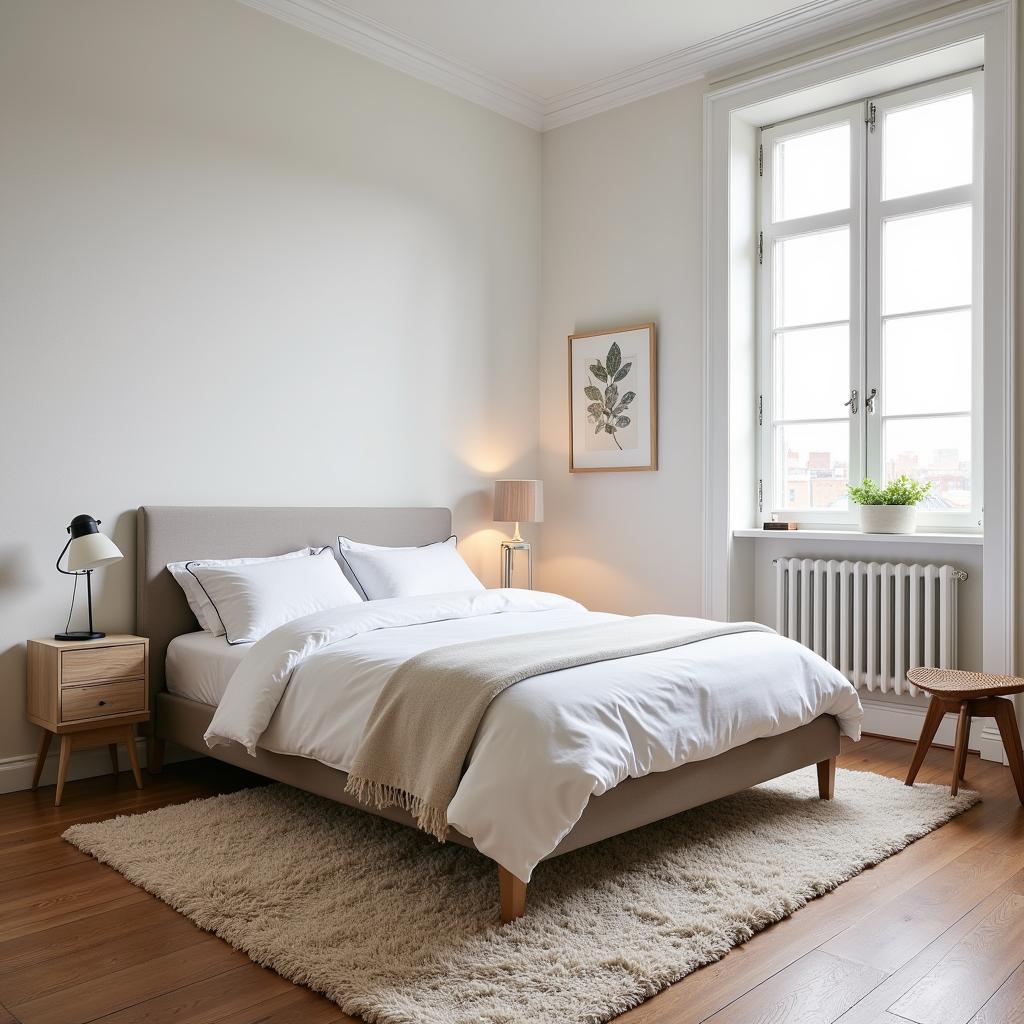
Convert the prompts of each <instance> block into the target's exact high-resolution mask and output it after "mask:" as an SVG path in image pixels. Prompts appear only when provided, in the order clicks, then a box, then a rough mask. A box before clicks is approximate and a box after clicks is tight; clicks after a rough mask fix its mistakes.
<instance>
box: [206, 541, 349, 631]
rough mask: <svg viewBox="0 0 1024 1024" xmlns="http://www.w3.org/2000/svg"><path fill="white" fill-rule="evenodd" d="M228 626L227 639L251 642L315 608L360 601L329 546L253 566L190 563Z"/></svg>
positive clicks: (323, 608) (339, 605)
mask: <svg viewBox="0 0 1024 1024" xmlns="http://www.w3.org/2000/svg"><path fill="white" fill-rule="evenodd" d="M187 568H188V571H189V572H190V573H192V575H193V576H194V577H195V578H196V580H198V582H199V584H200V586H202V588H203V591H204V592H205V593H206V596H207V598H208V599H209V601H210V604H212V605H213V607H214V609H215V610H216V612H217V615H218V617H219V618H220V620H221V623H222V625H223V627H224V632H225V634H226V635H227V641H228V643H229V644H251V643H255V642H256V641H257V640H259V639H260V638H261V637H264V636H266V635H267V633H269V632H270V631H271V630H273V629H277V627H278V626H283V625H284V624H285V623H286V622H291V621H292V620H293V619H298V618H301V617H302V616H303V615H311V614H312V613H313V612H320V611H327V610H328V609H330V608H341V607H343V606H345V605H351V604H362V603H363V599H362V598H361V597H360V596H359V594H357V593H356V590H355V588H354V587H353V586H352V584H351V583H349V581H348V580H347V579H345V574H344V573H343V572H342V571H341V566H340V565H338V560H337V559H336V558H335V557H334V552H333V551H332V550H331V549H330V548H321V549H320V551H318V552H317V553H316V554H315V555H310V556H309V558H285V559H277V560H276V561H272V562H257V563H254V564H251V565H235V566H211V565H202V564H200V563H199V562H189V564H188V566H187Z"/></svg>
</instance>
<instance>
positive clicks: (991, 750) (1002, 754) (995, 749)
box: [981, 722, 1010, 764]
mask: <svg viewBox="0 0 1024 1024" xmlns="http://www.w3.org/2000/svg"><path fill="white" fill-rule="evenodd" d="M981 756H982V758H983V759H984V760H986V761H998V762H999V763H1000V764H1009V763H1010V761H1009V759H1008V758H1007V756H1006V751H1005V750H1004V749H1003V741H1002V740H1001V739H1000V737H999V730H998V729H997V728H996V727H995V726H994V725H993V724H992V723H991V722H989V723H988V724H987V725H986V726H985V727H984V729H982V730H981Z"/></svg>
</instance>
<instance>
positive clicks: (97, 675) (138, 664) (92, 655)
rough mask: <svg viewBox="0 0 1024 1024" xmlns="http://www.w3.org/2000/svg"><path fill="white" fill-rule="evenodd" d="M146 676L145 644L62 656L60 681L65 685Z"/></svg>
mask: <svg viewBox="0 0 1024 1024" xmlns="http://www.w3.org/2000/svg"><path fill="white" fill-rule="evenodd" d="M145 674H146V645H145V644H120V645H118V646H117V647H93V648H91V649H89V650H82V651H64V652H62V655H61V661H60V681H61V685H62V686H68V685H75V684H76V683H89V682H93V681H96V680H99V679H120V678H124V677H128V676H142V675H145Z"/></svg>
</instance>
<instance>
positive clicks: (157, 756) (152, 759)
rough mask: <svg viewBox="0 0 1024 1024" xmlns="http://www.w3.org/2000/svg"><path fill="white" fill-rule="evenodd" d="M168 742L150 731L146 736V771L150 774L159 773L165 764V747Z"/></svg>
mask: <svg viewBox="0 0 1024 1024" xmlns="http://www.w3.org/2000/svg"><path fill="white" fill-rule="evenodd" d="M165 746H166V743H165V742H164V740H162V739H161V738H160V737H159V736H154V735H153V734H152V733H150V734H149V735H148V736H147V737H146V771H147V772H149V774H150V775H159V774H160V772H161V771H162V770H163V766H164V747H165Z"/></svg>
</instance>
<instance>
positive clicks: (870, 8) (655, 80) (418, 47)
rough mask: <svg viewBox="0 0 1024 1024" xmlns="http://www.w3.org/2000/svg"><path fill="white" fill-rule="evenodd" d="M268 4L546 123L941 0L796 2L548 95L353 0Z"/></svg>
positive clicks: (391, 62)
mask: <svg viewBox="0 0 1024 1024" xmlns="http://www.w3.org/2000/svg"><path fill="white" fill-rule="evenodd" d="M239 2H240V3H243V4H246V5H247V6H249V7H253V8H255V9H256V10H258V11H262V12H264V13H265V14H269V15H272V16H273V17H275V18H279V19H280V20H281V21H286V22H288V23H289V24H291V25H295V26H297V27H299V28H302V29H305V30H306V31H307V32H312V33H314V34H316V35H318V36H321V37H322V38H324V39H328V40H330V41H331V42H334V43H337V44H338V45H340V46H344V47H345V48H346V49H349V50H354V51H355V52H356V53H360V54H362V55H363V56H365V57H370V58H372V59H373V60H377V61H379V62H380V63H382V64H386V65H387V66H388V67H392V68H395V69H396V70H398V71H402V72H405V73H406V74H408V75H411V76H413V77H414V78H418V79H420V80H421V81H424V82H429V83H430V84H431V85H436V86H438V87H439V88H441V89H445V90H447V91H448V92H451V93H454V94H455V95H456V96H461V97H462V98H463V99H466V100H469V101H471V102H473V103H477V104H479V105H480V106H483V107H486V108H488V109H489V110H493V111H495V112H497V113H499V114H503V115H504V116H506V117H509V118H511V119H512V120H514V121H518V122H519V123H520V124H525V125H527V126H528V127H530V128H534V129H536V130H538V131H547V130H548V129H551V128H558V127H560V126H561V125H564V124H569V123H570V122H572V121H579V120H582V119H583V118H585V117H590V116H591V115H593V114H599V113H601V112H602V111H605V110H611V109H613V108H615V107H621V106H623V105H625V104H627V103H632V102H633V101H634V100H639V99H644V98H646V97H648V96H654V95H655V94H657V93H660V92H665V91H667V90H668V89H674V88H676V87H677V86H680V85H685V84H687V83H689V82H694V81H697V80H698V79H700V78H704V77H705V76H708V75H713V74H718V73H721V72H724V71H726V70H729V71H730V72H732V73H739V72H741V71H744V70H748V69H749V68H750V67H753V66H755V65H756V64H757V62H759V61H764V59H765V58H769V57H770V58H772V59H782V58H784V57H786V56H788V55H789V52H790V51H794V50H795V49H797V48H799V47H800V46H801V45H806V44H808V43H810V42H812V41H813V40H815V39H817V38H820V37H822V36H824V35H825V34H826V33H834V32H837V31H842V30H844V29H850V28H854V27H855V28H857V29H858V30H860V31H868V30H870V29H872V28H876V27H879V26H881V25H884V24H890V23H892V22H894V21H898V20H900V19H901V18H905V17H909V16H911V15H913V14H916V13H919V12H922V11H925V10H929V9H934V8H936V7H938V6H941V2H942V0H810V2H809V3H805V4H802V5H801V6H800V7H796V8H794V9H793V10H790V11H784V12H782V13H781V14H777V15H775V16H773V17H771V18H764V19H762V20H761V21H757V22H754V23H753V24H751V25H745V26H743V27H742V28H739V29H736V30H735V31H733V32H727V33H724V34H723V35H720V36H715V37H714V38H712V39H708V40H706V41H705V42H702V43H698V44H695V45H694V46H689V47H686V48H685V49H682V50H677V51H675V52H674V53H669V54H666V55H665V56H664V57H658V58H657V59H655V60H652V61H649V62H647V63H646V64H641V65H639V66H637V67H634V68H629V69H627V70H626V71H621V72H619V73H617V74H614V75H609V76H608V77H607V78H602V79H599V80H598V81H596V82H591V83H589V84H588V85H584V86H580V87H579V88H576V89H571V90H569V91H567V92H563V93H559V94H557V95H555V96H551V97H549V98H547V99H545V98H543V97H541V96H537V95H535V94H533V93H531V92H528V91H527V90H525V89H521V88H519V87H518V86H515V85H513V84H511V83H510V82H506V81H504V80H502V79H500V78H496V77H494V76H492V75H488V74H487V73H486V72H484V71H481V70H479V69H478V68H474V67H471V66H470V65H468V64H466V63H464V62H462V61H458V60H454V59H453V58H451V57H448V56H446V55H445V54H443V53H440V52H439V51H437V50H435V49H433V48H431V47H429V46H425V45H423V44H422V43H419V42H417V41H416V40H415V39H412V38H411V37H409V36H406V35H404V34H402V33H401V32H396V31H395V30H393V29H390V28H388V27H386V26H385V25H382V24H381V23H380V22H378V21H375V20H374V19H372V18H368V17H366V16H364V15H362V14H357V13H356V12H355V11H352V10H351V9H349V8H347V7H345V6H344V5H343V4H341V3H340V2H339V0H239Z"/></svg>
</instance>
